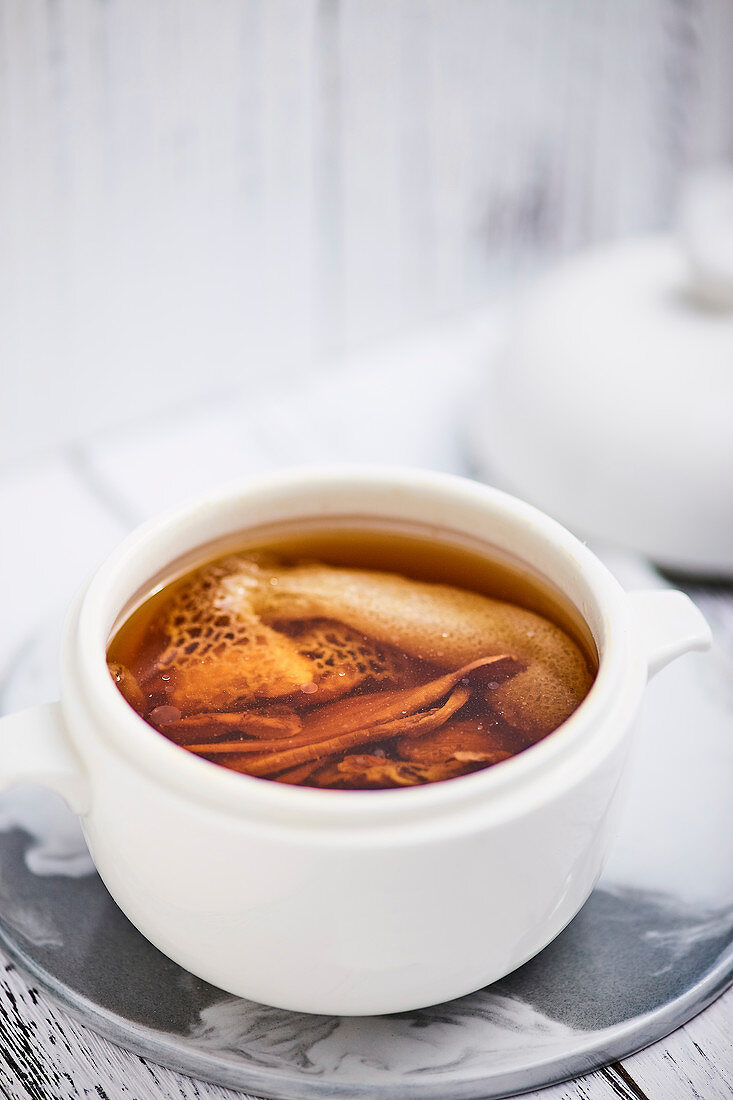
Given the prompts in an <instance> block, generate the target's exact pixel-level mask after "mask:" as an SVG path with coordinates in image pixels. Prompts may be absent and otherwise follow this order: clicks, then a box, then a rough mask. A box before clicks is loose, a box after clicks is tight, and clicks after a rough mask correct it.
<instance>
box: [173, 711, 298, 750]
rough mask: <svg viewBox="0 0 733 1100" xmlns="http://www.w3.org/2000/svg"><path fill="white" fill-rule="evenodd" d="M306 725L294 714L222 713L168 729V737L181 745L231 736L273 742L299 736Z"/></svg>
mask: <svg viewBox="0 0 733 1100" xmlns="http://www.w3.org/2000/svg"><path fill="white" fill-rule="evenodd" d="M302 725H303V721H302V719H301V717H300V715H299V714H297V713H296V712H295V711H294V710H285V709H282V710H281V711H280V712H274V713H267V712H264V713H260V712H258V711H231V712H229V713H226V712H221V711H213V712H204V713H203V714H192V715H189V716H188V717H187V718H181V719H179V720H178V721H177V722H174V723H171V724H170V725H166V726H165V732H166V735H167V736H170V737H171V738H172V739H173V740H174V741H176V742H177V743H178V744H179V745H185V744H186V743H187V742H190V743H195V742H196V741H200V740H201V737H202V736H208V737H222V736H226V735H227V734H232V735H238V736H242V737H250V738H256V739H259V740H271V739H273V738H278V737H293V736H294V735H295V734H297V733H299V731H300V729H301V728H302Z"/></svg>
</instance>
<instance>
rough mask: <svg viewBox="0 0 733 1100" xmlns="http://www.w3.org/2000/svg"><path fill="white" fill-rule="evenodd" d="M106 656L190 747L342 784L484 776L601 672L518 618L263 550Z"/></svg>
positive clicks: (183, 590) (141, 615)
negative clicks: (483, 771) (474, 773)
mask: <svg viewBox="0 0 733 1100" xmlns="http://www.w3.org/2000/svg"><path fill="white" fill-rule="evenodd" d="M136 624H137V626H136ZM108 660H109V664H110V670H111V672H112V674H113V676H114V678H115V681H116V682H117V684H118V687H119V688H120V690H121V691H122V693H123V694H124V695H125V698H126V699H127V700H128V702H129V703H130V705H131V706H133V707H134V708H135V710H136V711H137V712H138V713H139V714H140V715H141V716H142V717H143V718H145V719H146V720H147V721H148V722H149V723H150V724H151V725H153V726H155V728H157V729H158V730H159V731H160V732H161V733H163V734H164V735H165V736H166V737H168V738H170V739H171V740H173V741H175V742H177V743H178V744H179V745H181V746H183V747H185V748H187V749H188V750H189V751H191V752H194V753H196V754H197V755H200V756H202V757H204V758H205V759H209V760H212V761H215V762H217V763H220V764H223V765H224V766H226V767H228V768H231V769H233V770H235V771H240V772H246V773H248V774H251V775H255V776H260V777H262V778H267V779H273V780H277V781H280V782H285V783H297V784H304V785H311V786H326V787H329V786H330V787H343V788H350V789H361V788H370V787H371V788H374V787H377V788H378V787H399V786H411V785H415V784H419V783H426V782H435V781H438V780H442V779H449V778H453V777H457V776H460V775H465V774H468V773H469V772H471V771H476V770H478V769H480V768H484V767H490V766H494V765H495V764H498V763H500V762H501V761H502V760H505V759H507V758H508V757H510V756H512V755H514V754H515V753H516V752H519V751H523V750H524V749H525V748H527V747H529V746H530V745H531V744H532V743H534V742H535V741H537V740H539V739H540V738H542V737H544V736H545V735H546V734H548V733H549V732H551V731H552V730H553V729H555V728H556V727H557V726H558V725H560V724H561V723H562V722H563V721H564V720H565V719H566V718H567V717H568V716H569V715H570V714H571V713H572V712H573V711H574V710H575V709H576V707H577V706H578V705H579V704H580V702H581V701H582V699H583V698H584V697H585V695H586V694H587V692H588V690H589V689H590V686H591V684H592V681H593V676H594V669H593V667H592V662H591V661H590V660H589V658H588V655H587V654H586V653H585V652H584V650H583V648H582V647H581V646H580V645H578V643H577V642H576V641H575V639H574V638H572V637H571V636H570V634H569V633H567V632H566V631H565V630H564V629H562V628H561V627H560V626H558V625H556V624H555V623H554V622H553V621H551V620H550V619H549V618H547V617H546V616H545V615H541V614H539V613H537V612H535V611H533V610H530V609H529V608H527V607H522V606H519V605H518V604H515V603H512V602H509V601H507V600H504V599H497V598H494V597H492V596H490V595H486V594H484V593H480V592H476V591H471V590H469V589H468V588H465V587H459V586H458V585H455V584H446V583H437V582H436V581H432V580H424V579H414V578H412V577H408V576H405V575H404V574H402V573H396V572H392V571H389V570H384V569H373V568H354V567H351V566H350V565H337V564H332V563H331V562H330V561H306V562H303V561H297V560H292V559H290V558H289V557H288V556H287V555H279V554H277V553H273V552H262V551H250V552H242V553H230V554H227V555H226V556H224V557H221V558H219V559H216V560H215V561H213V562H209V563H207V564H205V565H203V566H201V567H199V568H197V569H194V570H192V571H191V572H189V573H188V574H186V575H184V576H183V577H182V578H180V579H179V580H177V581H175V582H174V583H172V584H170V585H168V586H165V587H164V588H163V589H162V591H161V592H158V593H157V594H156V595H155V596H154V597H153V598H152V599H151V600H150V601H148V602H147V603H143V605H142V606H141V607H140V608H139V609H138V611H136V612H134V613H133V614H132V616H131V617H130V619H129V620H128V621H127V622H126V623H125V624H124V626H123V627H122V628H121V629H120V630H119V631H118V633H117V634H116V635H115V637H114V638H113V640H112V642H111V644H110V647H109V653H108Z"/></svg>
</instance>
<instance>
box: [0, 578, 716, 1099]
mask: <svg viewBox="0 0 733 1100" xmlns="http://www.w3.org/2000/svg"><path fill="white" fill-rule="evenodd" d="M696 595H697V596H698V598H699V599H700V602H701V604H702V605H703V610H704V611H705V612H706V613H707V614H708V616H709V618H710V619H711V621H712V625H713V626H714V628H715V629H716V633H717V637H718V639H719V641H720V643H721V644H719V646H718V647H717V649H716V650H715V651H714V652H713V654H708V655H696V656H689V657H686V658H684V659H682V660H681V661H680V662H678V663H676V664H674V665H673V666H671V667H670V668H669V669H668V670H666V671H665V672H663V673H662V674H660V676H659V677H658V678H657V680H655V681H654V682H653V683H652V685H651V686H650V689H649V701H648V705H647V709H646V713H645V716H644V720H643V729H642V730H641V731H640V732H641V737H640V747H639V751H638V753H637V758H636V762H635V773H634V776H633V780H632V784H631V790H630V795H629V800H628V804H627V807H626V813H625V818H624V823H623V829H622V835H621V837H620V838H619V841H618V843H617V845H616V848H615V850H614V854H613V857H612V859H611V861H610V862H609V865H608V867H607V869H606V871H605V873H604V875H603V877H602V879H601V881H600V882H599V884H598V887H597V888H596V890H595V892H594V893H593V895H592V896H591V898H590V900H589V901H588V903H587V904H586V905H585V907H584V908H583V910H582V911H581V912H580V914H579V915H578V916H577V917H576V918H575V920H574V921H573V922H572V923H571V924H570V925H569V926H568V928H567V929H566V930H565V931H564V932H563V933H562V935H561V936H559V937H558V939H556V940H555V941H554V943H552V944H551V945H550V946H549V947H547V948H546V949H545V951H543V952H542V954H541V955H539V956H538V957H537V958H535V959H533V960H532V961H531V962H529V963H527V964H526V965H525V966H524V967H522V968H521V969H520V970H518V971H516V972H515V973H514V974H512V975H510V976H509V977H508V978H505V979H504V980H502V981H501V982H498V983H496V984H495V985H493V986H491V987H489V988H487V989H482V990H480V991H479V992H477V993H473V994H471V995H469V996H466V997H463V998H461V999H459V1000H456V1001H452V1002H450V1003H448V1004H443V1005H438V1006H435V1007H432V1008H427V1009H423V1010H421V1011H415V1012H409V1013H403V1014H400V1015H396V1016H387V1017H372V1018H364V1019H361V1018H340V1019H339V1018H332V1017H325V1016H306V1015H302V1014H297V1013H291V1012H284V1011H281V1010H279V1009H273V1008H267V1007H265V1006H263V1005H259V1004H255V1003H253V1002H250V1001H244V1000H241V999H238V998H235V997H232V996H230V995H229V994H226V993H224V992H222V991H221V990H219V989H215V988H213V987H212V986H209V985H207V984H206V983H205V982H202V981H200V980H199V979H198V978H195V977H193V976H192V975H191V974H189V973H188V972H186V971H184V970H182V969H181V968H180V967H178V966H177V965H175V964H174V963H173V962H171V961H170V960H168V959H167V958H166V957H165V956H163V955H162V954H161V953H160V952H158V951H157V950H156V949H155V948H154V947H152V946H151V945H150V944H149V943H148V942H147V941H146V940H145V939H144V938H143V937H142V936H141V935H140V933H138V932H137V930H136V929H135V928H134V927H133V926H132V925H131V924H130V923H129V921H127V919H126V918H125V917H124V916H123V915H122V913H121V912H120V911H119V909H118V908H117V907H116V905H115V904H114V902H113V901H112V900H111V898H110V897H109V895H108V894H107V892H106V890H105V888H104V886H103V885H102V883H101V881H100V879H99V878H98V876H97V875H96V873H95V872H94V870H93V867H92V865H91V861H90V859H89V856H88V854H87V852H86V848H85V846H84V841H83V838H82V836H81V832H80V829H79V826H78V824H77V821H76V819H75V818H74V817H73V816H72V815H71V814H70V813H69V811H68V810H67V809H66V807H65V806H64V804H63V803H62V802H61V801H60V800H59V799H57V798H56V797H55V796H53V795H50V794H48V793H47V792H41V791H37V790H15V791H11V792H9V793H7V794H5V795H3V796H2V798H1V799H0V942H1V943H2V947H3V949H4V950H5V951H6V952H7V953H8V954H9V955H10V957H11V958H12V959H13V960H14V961H15V962H16V963H17V965H18V966H19V967H20V968H21V969H22V970H24V971H25V972H26V973H27V974H28V975H29V976H30V977H31V978H32V980H33V982H34V983H36V984H37V985H39V986H40V987H42V988H43V989H44V990H45V991H46V992H48V993H49V994H50V995H51V996H52V997H53V998H55V999H56V1001H58V1003H59V1004H61V1005H62V1006H63V1007H64V1008H66V1009H67V1010H68V1011H69V1012H71V1013H72V1014H73V1015H75V1016H76V1017H78V1018H79V1019H80V1020H82V1021H83V1022H84V1023H85V1024H88V1025H89V1027H91V1028H93V1029H95V1030H96V1031H98V1032H100V1033H102V1034H103V1035H105V1036H107V1037H108V1038H109V1039H111V1040H113V1041H114V1042H116V1043H118V1044H120V1045H121V1046H123V1047H126V1048H128V1049H130V1050H132V1051H135V1052H137V1053H139V1054H141V1055H144V1056H145V1057H148V1058H150V1059H152V1060H154V1061H157V1062H160V1063H162V1064H163V1065H166V1066H170V1067H172V1068H174V1069H177V1070H180V1071H182V1072H184V1073H187V1074H190V1075H192V1076H194V1077H200V1078H204V1079H206V1080H209V1081H213V1082H216V1083H219V1084H222V1085H228V1086H230V1087H234V1088H238V1089H241V1090H246V1091H247V1092H249V1093H254V1094H257V1095H260V1096H266V1097H282V1098H288V1100H294V1098H303V1100H305V1098H310V1097H333V1098H335V1097H351V1098H354V1100H355V1098H361V1097H363V1098H366V1097H369V1098H370V1100H373V1098H375V1097H384V1098H385V1100H387V1098H389V1100H395V1098H396V1097H399V1098H401V1100H403V1098H404V1100H408V1098H411V1097H414V1098H415V1100H417V1098H418V1097H419V1098H420V1100H426V1098H429V1097H433V1098H435V1100H438V1098H440V1100H449V1098H464V1100H468V1098H478V1097H482V1098H487V1097H498V1096H504V1095H506V1094H508V1093H512V1092H518V1091H526V1090H528V1089H531V1088H540V1087H542V1086H544V1085H548V1084H550V1083H552V1082H555V1081H558V1080H561V1079H564V1078H568V1077H575V1076H577V1075H580V1074H583V1073H586V1072H588V1071H589V1070H591V1069H593V1068H595V1067H597V1066H599V1065H601V1064H604V1063H607V1062H609V1061H613V1060H616V1059H618V1058H622V1057H624V1056H626V1055H628V1054H630V1053H631V1052H633V1051H634V1050H637V1049H639V1048H640V1047H642V1046H645V1045H647V1044H648V1043H650V1042H652V1041H653V1040H655V1039H657V1038H659V1037H661V1036H663V1035H664V1034H666V1033H668V1032H669V1031H671V1030H673V1029H674V1028H675V1027H677V1026H678V1025H679V1024H681V1023H683V1022H684V1021H686V1020H687V1019H689V1018H690V1017H691V1016H693V1015H694V1014H695V1013H697V1012H699V1011H700V1010H701V1009H702V1008H703V1007H704V1006H705V1005H706V1004H708V1003H709V1002H710V1001H711V1000H712V999H713V998H714V997H716V996H717V995H718V994H719V993H720V992H721V991H722V990H723V989H724V988H725V987H726V986H727V985H728V984H729V983H730V982H731V981H733V850H732V848H733V804H731V802H730V798H729V797H728V795H729V789H730V776H731V775H732V774H733V744H732V743H731V738H730V723H731V715H732V713H733V692H731V688H730V683H731V682H733V680H732V679H731V675H730V673H731V653H733V645H731V639H733V595H731V594H730V593H717V594H716V593H713V592H710V591H708V592H706V591H702V590H699V591H698V592H697V593H696ZM56 646H57V634H56V632H54V631H53V630H49V631H48V633H47V635H45V636H44V637H42V638H40V639H36V640H33V641H32V642H31V643H29V645H28V646H26V647H25V649H24V651H23V653H22V655H21V656H20V657H19V659H18V661H17V662H16V664H15V666H14V669H13V673H12V676H11V678H10V680H9V682H8V683H6V684H5V685H4V690H3V694H2V698H1V699H0V704H1V706H2V710H3V711H10V710H15V709H17V708H18V707H20V706H25V705H29V704H30V703H33V702H37V701H39V700H41V699H43V698H51V697H52V696H53V694H54V692H55V687H56V685H55V683H54V682H53V679H54V676H53V674H49V671H48V670H50V669H54V668H55V667H56V661H57V657H56Z"/></svg>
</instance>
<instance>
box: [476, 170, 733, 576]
mask: <svg viewBox="0 0 733 1100" xmlns="http://www.w3.org/2000/svg"><path fill="white" fill-rule="evenodd" d="M729 182H730V180H729ZM707 194H708V198H709V191H708V193H707ZM726 196H728V197H730V198H733V185H731V186H730V187H729V188H728V190H727V191H725V189H724V194H723V198H724V199H725V198H726ZM726 201H727V199H726ZM729 205H730V214H731V218H730V227H731V231H730V233H729V234H728V236H727V238H726V235H725V233H723V232H721V233H719V234H717V236H716V234H715V233H714V232H712V231H711V228H710V227H711V224H713V225H714V221H712V219H711V218H710V216H709V209H708V208H706V209H705V210H704V212H703V214H702V215H699V209H698V208H697V207H696V206H695V203H692V204H691V209H692V213H693V214H695V216H697V217H698V221H697V224H696V223H695V218H694V217H692V218H688V220H687V222H686V225H687V227H688V232H689V231H690V230H689V227H690V225H692V234H691V235H692V239H693V243H695V244H696V245H697V254H696V255H695V256H694V257H693V256H691V255H690V256H686V254H685V252H684V251H683V249H682V247H681V246H680V244H679V243H678V242H677V241H676V240H675V239H674V238H673V237H667V236H659V237H649V238H644V239H636V240H632V241H628V242H623V243H620V244H614V245H612V246H607V247H604V248H600V249H597V250H595V251H593V252H591V253H588V254H585V255H581V256H578V257H576V258H574V259H572V260H570V261H568V262H566V263H565V264H563V265H562V266H561V267H560V268H559V269H557V270H556V271H555V272H554V273H553V274H552V275H550V276H548V277H546V278H545V279H544V280H542V281H541V282H540V283H539V284H538V285H537V286H536V287H535V288H534V290H532V291H531V292H529V293H528V294H527V295H525V296H524V298H523V299H522V301H520V302H519V303H518V304H517V308H516V312H515V315H514V317H513V320H512V323H511V325H510V333H509V337H508V340H507V344H506V347H505V350H504V352H503V353H502V354H501V355H500V356H499V358H498V360H497V361H496V362H495V363H494V364H493V367H492V370H491V375H490V378H489V379H488V383H487V385H486V386H485V388H484V392H483V394H482V398H481V400H480V401H479V402H477V405H476V407H475V409H474V413H473V424H472V440H473V449H474V453H475V455H476V457H477V459H478V463H479V467H480V470H481V472H482V473H483V474H484V475H485V476H486V477H487V479H488V480H491V481H493V482H494V483H495V484H500V485H503V486H504V487H506V488H507V489H510V490H511V491H513V492H516V493H517V494H518V495H520V496H523V497H525V498H526V499H528V500H530V501H532V502H533V503H535V504H537V505H538V506H539V507H541V508H542V509H544V510H545V511H547V512H549V513H550V514H552V515H555V516H556V517H557V518H558V519H560V520H561V521H563V522H564V523H566V524H567V525H568V526H570V527H571V528H573V529H574V530H576V531H577V532H579V533H580V534H582V535H586V536H589V537H593V538H602V539H604V540H607V541H611V542H616V543H617V544H621V545H624V546H627V547H630V548H632V549H634V550H637V551H641V552H642V553H644V554H645V555H647V556H649V557H651V558H652V559H654V560H656V561H658V562H660V563H661V564H663V565H667V566H669V567H672V568H676V569H682V570H687V571H692V572H704V573H721V574H732V573H733V202H731V203H730V204H729ZM696 212H697V213H696ZM698 215H699V216H698ZM696 234H697V235H696ZM706 234H707V236H706ZM706 258H707V261H708V262H707V263H706ZM691 261H692V262H691ZM726 265H728V266H726ZM696 267H697V277H696V278H695V279H694V280H693V279H692V278H691V270H693V271H694V270H695V269H696Z"/></svg>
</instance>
